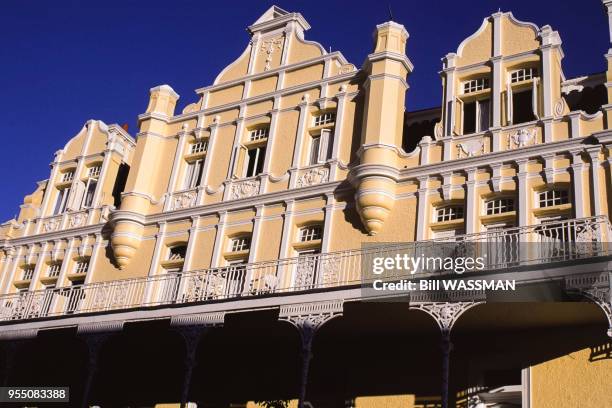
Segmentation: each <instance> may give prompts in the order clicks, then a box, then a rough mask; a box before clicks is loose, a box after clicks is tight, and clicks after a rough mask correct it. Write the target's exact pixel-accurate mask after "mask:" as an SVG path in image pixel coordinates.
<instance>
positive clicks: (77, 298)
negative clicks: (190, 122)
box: [0, 216, 612, 321]
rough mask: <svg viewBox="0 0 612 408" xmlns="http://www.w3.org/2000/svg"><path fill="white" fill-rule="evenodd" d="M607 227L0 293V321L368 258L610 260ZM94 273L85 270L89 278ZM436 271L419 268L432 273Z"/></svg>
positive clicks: (331, 271) (510, 232) (295, 286)
mask: <svg viewBox="0 0 612 408" xmlns="http://www.w3.org/2000/svg"><path fill="white" fill-rule="evenodd" d="M611 238H612V228H611V225H610V221H609V220H608V218H607V217H605V216H599V217H589V218H581V219H570V220H562V221H553V222H547V223H543V224H538V225H531V226H524V227H514V228H505V229H500V230H495V231H488V232H481V233H475V234H465V235H459V236H455V237H449V238H444V239H433V240H426V241H418V242H406V243H393V244H387V245H380V244H379V245H377V246H364V247H363V248H359V249H350V250H343V251H338V252H329V253H320V254H311V255H301V256H299V257H296V258H287V259H279V260H274V261H266V262H256V263H245V264H235V265H229V266H226V267H218V268H209V269H205V270H194V271H188V272H172V273H166V274H162V275H156V276H150V277H142V278H131V279H124V280H115V281H107V282H96V283H88V284H82V285H74V286H67V287H58V288H49V289H44V290H36V291H29V292H18V293H13V294H6V295H2V296H0V321H9V320H26V319H35V318H42V317H52V316H67V315H73V314H81V313H96V312H105V311H116V310H125V309H134V308H141V307H147V306H158V305H171V304H191V303H195V302H206V301H218V300H227V299H238V298H245V297H252V296H258V295H259V296H261V295H269V294H274V293H291V292H295V293H297V292H302V293H303V292H304V291H308V290H324V289H330V288H342V287H354V286H355V285H359V284H361V283H363V282H364V280H363V279H364V277H363V276H362V271H363V268H364V267H368V266H371V265H372V261H373V259H374V258H375V257H393V256H395V254H397V253H407V254H412V255H414V256H419V255H421V254H424V253H428V254H436V256H449V257H458V256H473V257H476V256H481V257H484V259H485V260H486V261H485V263H486V267H485V271H499V270H500V269H507V268H512V267H516V266H525V265H535V264H538V263H550V262H564V261H572V260H579V259H584V258H590V257H599V256H609V255H612V250H611V247H610V245H609V242H610V241H612V239H611ZM91 272H93V271H90V273H91ZM441 272H443V271H436V270H428V271H421V272H419V273H418V274H417V275H416V276H414V275H410V276H408V275H404V276H401V277H402V278H415V277H419V278H421V277H423V276H433V275H436V274H439V273H441Z"/></svg>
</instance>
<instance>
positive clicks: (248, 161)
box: [243, 146, 266, 178]
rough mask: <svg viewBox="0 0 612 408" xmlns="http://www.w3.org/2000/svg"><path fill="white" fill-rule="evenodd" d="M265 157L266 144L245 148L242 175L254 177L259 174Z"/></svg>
mask: <svg viewBox="0 0 612 408" xmlns="http://www.w3.org/2000/svg"><path fill="white" fill-rule="evenodd" d="M265 157H266V146H259V147H254V148H251V149H247V150H246V156H245V158H244V159H245V160H244V174H243V177H247V178H248V177H255V176H257V175H258V174H260V171H259V170H260V169H263V163H264V160H265Z"/></svg>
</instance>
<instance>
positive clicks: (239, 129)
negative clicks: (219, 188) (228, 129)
mask: <svg viewBox="0 0 612 408" xmlns="http://www.w3.org/2000/svg"><path fill="white" fill-rule="evenodd" d="M245 114H246V105H245V104H242V105H240V112H239V114H238V118H237V119H236V133H235V134H234V144H233V145H232V153H231V157H230V165H229V168H228V169H227V180H230V182H229V183H227V184H226V185H225V190H224V191H223V200H227V199H229V197H230V194H231V191H232V183H231V180H232V179H233V178H234V177H233V175H234V171H235V169H234V167H235V166H236V163H237V162H238V158H239V152H238V147H239V146H240V144H241V141H242V139H243V136H244V116H245Z"/></svg>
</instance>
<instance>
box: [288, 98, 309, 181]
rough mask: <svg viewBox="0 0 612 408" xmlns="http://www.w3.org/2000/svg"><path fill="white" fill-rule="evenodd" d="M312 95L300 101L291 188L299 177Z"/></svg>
mask: <svg viewBox="0 0 612 408" xmlns="http://www.w3.org/2000/svg"><path fill="white" fill-rule="evenodd" d="M309 99H310V96H309V95H308V94H305V95H304V96H303V97H302V101H301V102H300V105H299V108H300V118H299V120H298V128H297V133H296V137H295V147H294V149H293V160H292V162H291V178H290V179H289V188H295V185H296V183H297V180H298V178H299V168H300V167H301V163H300V158H301V156H302V149H303V148H304V136H305V133H306V127H307V123H306V120H307V118H308V116H309V112H308V100H309Z"/></svg>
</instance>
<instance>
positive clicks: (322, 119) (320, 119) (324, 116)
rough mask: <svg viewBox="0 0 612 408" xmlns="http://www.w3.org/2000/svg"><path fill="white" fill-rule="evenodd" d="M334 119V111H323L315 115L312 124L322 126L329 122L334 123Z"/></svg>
mask: <svg viewBox="0 0 612 408" xmlns="http://www.w3.org/2000/svg"><path fill="white" fill-rule="evenodd" d="M335 120H336V113H335V112H323V113H321V114H318V115H315V117H314V120H313V126H323V125H328V124H330V123H334V121H335Z"/></svg>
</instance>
